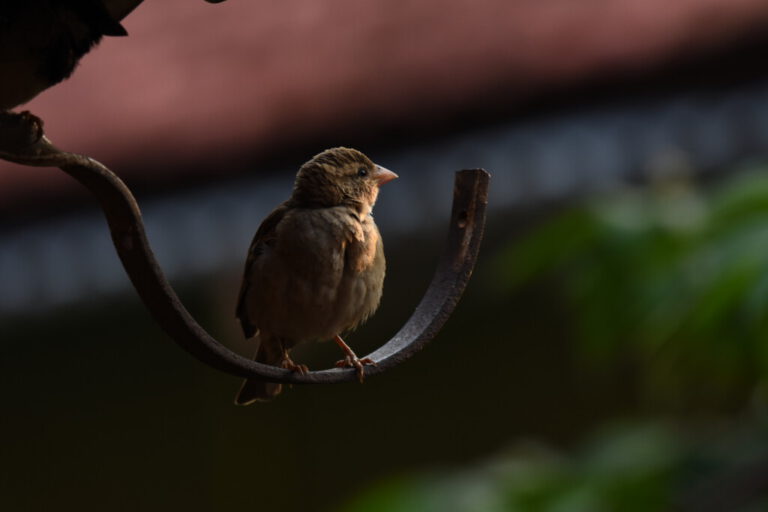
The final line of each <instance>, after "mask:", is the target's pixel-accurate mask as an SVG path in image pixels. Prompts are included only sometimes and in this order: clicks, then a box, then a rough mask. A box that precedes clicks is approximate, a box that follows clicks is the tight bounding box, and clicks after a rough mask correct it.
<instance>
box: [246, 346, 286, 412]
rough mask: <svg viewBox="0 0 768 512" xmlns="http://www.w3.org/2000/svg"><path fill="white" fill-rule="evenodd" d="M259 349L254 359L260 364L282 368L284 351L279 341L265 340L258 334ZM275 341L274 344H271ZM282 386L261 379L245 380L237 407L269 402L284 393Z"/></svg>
mask: <svg viewBox="0 0 768 512" xmlns="http://www.w3.org/2000/svg"><path fill="white" fill-rule="evenodd" d="M257 336H259V338H260V340H259V349H258V350H257V351H256V357H254V359H255V360H256V362H258V363H263V364H268V365H270V366H280V363H281V362H282V361H283V350H282V348H281V345H280V343H279V342H278V341H277V340H265V339H263V337H262V336H261V334H258V335H257ZM270 341H273V343H270ZM282 389H283V386H282V384H279V383H276V382H268V381H265V380H261V379H245V380H244V381H243V385H242V386H241V387H240V391H238V392H237V396H236V397H235V405H250V404H252V403H254V402H268V401H269V400H271V399H273V398H274V397H276V396H277V395H279V394H280V391H282Z"/></svg>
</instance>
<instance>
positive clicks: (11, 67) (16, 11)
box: [0, 0, 142, 111]
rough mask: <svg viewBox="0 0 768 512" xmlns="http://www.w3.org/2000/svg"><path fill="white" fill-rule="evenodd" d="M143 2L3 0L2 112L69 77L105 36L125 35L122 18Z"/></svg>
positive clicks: (0, 46)
mask: <svg viewBox="0 0 768 512" xmlns="http://www.w3.org/2000/svg"><path fill="white" fill-rule="evenodd" d="M141 2H142V0H2V3H0V70H2V74H1V75H0V111H2V110H9V109H12V108H14V107H16V106H18V105H20V104H22V103H26V102H28V101H29V100H31V99H32V98H34V97H35V96H37V95H38V94H39V93H40V92H42V91H44V90H45V89H47V88H49V87H51V86H53V85H55V84H57V83H59V82H61V81H62V80H65V79H66V78H69V76H70V75H71V74H72V72H73V71H74V69H75V67H76V66H77V63H78V62H79V61H80V59H81V58H82V57H83V56H84V55H85V54H86V53H88V52H89V51H90V50H91V48H93V47H94V46H95V45H96V44H97V43H98V42H99V41H100V40H101V38H102V37H103V36H124V35H127V34H128V33H127V32H126V31H125V29H124V28H123V26H122V25H121V24H120V21H119V20H121V19H122V18H123V17H125V16H126V15H127V14H128V13H129V12H130V11H131V10H133V9H134V8H135V7H136V6H137V5H139V4H140V3H141Z"/></svg>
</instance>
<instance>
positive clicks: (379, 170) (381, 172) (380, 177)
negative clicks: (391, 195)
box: [373, 165, 398, 186]
mask: <svg viewBox="0 0 768 512" xmlns="http://www.w3.org/2000/svg"><path fill="white" fill-rule="evenodd" d="M397 177H398V176H397V174H395V173H393V172H392V171H390V170H389V169H387V168H385V167H382V166H380V165H377V166H376V170H375V171H373V178H374V179H375V180H376V182H377V183H378V185H379V186H382V185H383V184H385V183H387V182H390V181H392V180H393V179H395V178H397Z"/></svg>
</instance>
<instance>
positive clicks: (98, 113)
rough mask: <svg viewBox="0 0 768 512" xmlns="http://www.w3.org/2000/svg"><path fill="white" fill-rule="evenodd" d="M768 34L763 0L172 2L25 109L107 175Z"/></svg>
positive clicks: (6, 177) (20, 172) (31, 174)
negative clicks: (144, 161)
mask: <svg viewBox="0 0 768 512" xmlns="http://www.w3.org/2000/svg"><path fill="white" fill-rule="evenodd" d="M766 22H768V2H765V0H676V1H674V2H669V1H666V0H624V1H622V2H616V1H614V0H588V1H579V2H574V1H573V0H549V1H542V0H516V1H511V0H452V1H445V0H442V1H437V0H433V1H422V2H408V1H405V0H375V1H368V2H357V1H354V0H328V1H325V2H316V1H315V0H296V1H293V2H237V1H234V0H230V1H229V2H225V3H223V4H220V5H210V4H207V3H204V2H202V1H194V0H163V1H162V2H146V3H145V4H143V5H141V6H140V7H139V8H138V9H137V10H136V11H135V12H134V13H132V14H131V15H130V16H129V17H128V18H127V19H126V20H125V21H124V25H125V26H126V28H127V29H128V31H129V32H130V34H131V35H130V37H128V38H108V39H107V40H105V41H104V42H103V43H102V44H101V46H100V47H99V48H98V49H97V50H96V51H95V52H93V53H92V54H89V55H88V56H86V57H85V59H84V60H83V62H82V64H81V66H80V68H79V69H78V71H77V72H76V73H75V75H74V77H73V78H72V79H70V80H69V81H67V82H65V83H63V84H61V85H59V86H57V87H55V88H54V89H51V90H49V91H46V92H44V93H43V94H42V95H41V96H40V97H38V98H37V99H35V100H34V101H33V102H32V103H30V104H29V105H28V106H27V107H26V108H28V109H30V110H32V111H34V112H35V113H36V114H38V115H40V116H41V117H43V118H44V119H45V120H46V130H47V133H48V135H49V137H51V138H52V139H53V140H54V142H55V143H56V144H57V145H59V146H60V147H63V148H67V149H70V150H72V151H78V152H83V153H87V154H91V155H92V156H94V157H96V158H99V159H102V160H104V161H105V162H107V163H111V164H115V163H117V162H120V161H121V160H124V159H133V160H135V155H137V154H140V155H152V156H155V155H159V154H162V153H164V152H168V156H167V157H166V158H167V159H168V160H169V161H181V162H183V161H192V160H193V159H205V158H209V157H211V155H214V154H216V153H219V152H222V151H227V150H229V149H238V148H248V149H249V150H253V151H256V152H259V151H267V150H268V148H269V147H270V146H271V145H273V144H274V143H275V142H276V141H289V140H291V138H296V137H307V136H310V135H311V134H313V133H318V132H327V131H329V130H333V129H334V128H337V127H340V126H344V125H349V124H354V123H359V122H361V120H362V119H370V120H372V121H371V122H373V123H376V122H379V121H381V120H387V121H388V122H400V121H403V122H404V121H406V120H407V119H408V118H409V117H412V116H417V115H433V114H434V113H435V112H439V111H440V110H446V111H449V110H451V109H452V108H453V107H454V106H456V105H466V104H472V102H476V101H479V100H482V99H483V96H484V94H486V92H487V91H488V90H490V89H495V90H498V88H499V87H500V85H503V86H507V87H509V89H510V90H513V91H516V94H518V95H523V96H524V95H525V94H526V92H527V91H530V90H532V89H533V88H536V87H538V86H540V85H543V84H549V83H561V82H567V81H569V80H577V79H580V78H583V77H585V76H590V75H593V74H597V73H601V72H611V71H616V70H627V69H638V68H642V67H643V66H646V65H648V64H649V63H655V62H659V61H662V60H664V59H665V58H666V57H669V56H671V55H675V54H679V53H681V52H685V51H687V50H689V49H691V48H693V47H700V46H707V45H711V46H716V45H718V44H720V43H722V42H723V41H726V40H728V39H731V38H732V37H733V36H734V35H736V34H739V33H742V32H744V31H745V30H748V29H751V28H755V27H757V26H760V25H765V24H766ZM43 172H44V171H40V170H34V169H24V168H19V167H17V166H13V165H11V164H0V200H2V199H3V197H9V194H11V193H13V194H18V193H23V191H24V190H31V189H37V188H39V187H60V186H62V184H63V183H64V182H65V180H66V178H65V177H63V176H60V175H59V174H60V173H59V174H56V173H50V172H48V173H45V174H42V173H43ZM137 172H140V171H137Z"/></svg>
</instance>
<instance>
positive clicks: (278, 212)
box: [235, 201, 289, 338]
mask: <svg viewBox="0 0 768 512" xmlns="http://www.w3.org/2000/svg"><path fill="white" fill-rule="evenodd" d="M288 208H289V206H288V201H286V202H285V203H283V204H281V205H280V206H278V207H277V208H275V209H274V210H272V213H270V214H269V215H268V216H267V218H266V219H264V221H262V223H261V225H260V226H259V229H258V230H256V234H255V235H254V237H253V241H252V242H251V246H250V248H249V249H248V257H247V258H246V260H245V271H244V273H243V280H242V284H241V285H240V295H239V296H238V300H237V310H236V311H237V312H236V314H235V317H236V318H238V319H239V320H240V325H241V326H242V328H243V333H244V334H245V337H246V338H251V337H253V336H254V335H255V334H256V330H257V329H256V326H255V325H254V324H253V322H252V321H251V319H250V318H249V316H248V308H247V307H246V296H247V294H248V291H249V288H250V283H251V280H250V279H249V275H250V273H251V267H252V266H253V263H254V262H255V261H256V259H257V258H258V257H259V255H261V254H262V253H263V251H264V246H265V245H269V244H271V243H272V242H273V241H274V239H275V231H276V230H277V225H278V224H279V223H280V221H281V220H282V219H283V217H284V216H285V212H287V211H288Z"/></svg>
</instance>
